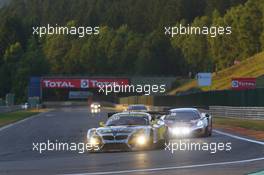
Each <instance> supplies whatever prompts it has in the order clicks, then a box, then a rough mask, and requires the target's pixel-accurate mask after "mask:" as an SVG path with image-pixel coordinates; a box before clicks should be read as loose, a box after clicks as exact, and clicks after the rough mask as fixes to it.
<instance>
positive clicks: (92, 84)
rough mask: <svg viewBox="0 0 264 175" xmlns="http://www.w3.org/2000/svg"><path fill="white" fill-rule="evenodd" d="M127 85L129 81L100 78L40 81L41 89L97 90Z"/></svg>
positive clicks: (48, 79)
mask: <svg viewBox="0 0 264 175" xmlns="http://www.w3.org/2000/svg"><path fill="white" fill-rule="evenodd" d="M114 83H115V84H117V85H129V79H119V78H117V79H114V78H111V79H109V78H100V79H52V78H47V79H42V80H41V86H42V88H50V89H72V88H81V89H87V88H99V87H100V86H105V85H111V84H114Z"/></svg>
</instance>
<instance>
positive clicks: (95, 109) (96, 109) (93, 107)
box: [90, 102, 101, 113]
mask: <svg viewBox="0 0 264 175" xmlns="http://www.w3.org/2000/svg"><path fill="white" fill-rule="evenodd" d="M90 109H91V112H92V113H98V112H100V109H101V105H100V103H97V102H94V103H91V105H90Z"/></svg>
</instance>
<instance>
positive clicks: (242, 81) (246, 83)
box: [232, 78, 256, 90]
mask: <svg viewBox="0 0 264 175" xmlns="http://www.w3.org/2000/svg"><path fill="white" fill-rule="evenodd" d="M255 88H256V78H233V79H232V89H235V90H246V89H255Z"/></svg>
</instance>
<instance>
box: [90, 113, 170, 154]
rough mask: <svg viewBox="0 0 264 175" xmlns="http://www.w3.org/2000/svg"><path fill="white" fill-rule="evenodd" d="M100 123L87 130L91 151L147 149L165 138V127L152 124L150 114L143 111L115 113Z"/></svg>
mask: <svg viewBox="0 0 264 175" xmlns="http://www.w3.org/2000/svg"><path fill="white" fill-rule="evenodd" d="M100 125H101V127H99V128H92V129H89V130H88V132H87V141H88V143H90V144H91V145H92V148H93V149H92V151H93V152H98V151H116V150H117V151H120V150H140V149H148V148H153V146H156V145H158V144H160V143H162V141H164V139H165V138H164V131H165V127H164V126H161V125H156V124H153V122H152V117H151V115H150V114H148V113H144V112H121V113H116V114H114V115H112V116H111V117H110V118H109V119H108V120H107V122H106V123H105V124H103V123H102V122H100ZM162 128H163V129H162ZM162 132H163V133H162Z"/></svg>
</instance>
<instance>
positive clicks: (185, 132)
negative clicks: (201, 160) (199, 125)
mask: <svg viewBox="0 0 264 175" xmlns="http://www.w3.org/2000/svg"><path fill="white" fill-rule="evenodd" d="M171 132H172V134H173V135H178V136H179V135H188V134H190V132H191V130H190V128H187V127H176V128H172V130H171Z"/></svg>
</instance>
